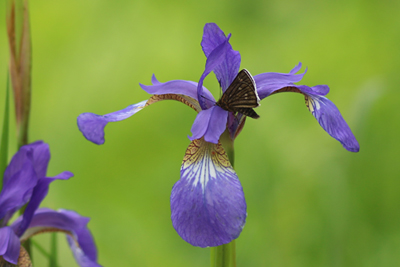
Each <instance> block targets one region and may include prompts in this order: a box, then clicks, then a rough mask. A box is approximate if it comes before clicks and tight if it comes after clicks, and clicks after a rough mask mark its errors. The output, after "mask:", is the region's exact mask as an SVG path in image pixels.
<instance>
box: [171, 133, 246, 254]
mask: <svg viewBox="0 0 400 267" xmlns="http://www.w3.org/2000/svg"><path fill="white" fill-rule="evenodd" d="M171 212H172V214H171V219H172V224H173V226H174V228H175V230H176V231H177V232H178V234H179V235H180V236H181V237H182V238H183V239H184V240H185V241H187V242H188V243H190V244H192V245H193V246H199V247H213V246H219V245H222V244H227V243H229V242H231V241H232V240H233V239H235V238H237V237H238V236H239V235H240V233H241V231H242V229H243V227H244V224H245V222H246V216H247V213H246V202H245V198H244V193H243V189H242V186H241V184H240V181H239V179H238V177H237V175H236V172H235V171H234V170H233V168H232V166H231V164H230V162H229V159H228V157H227V155H226V153H225V151H224V149H223V148H222V146H221V144H220V143H219V144H217V145H216V144H212V143H208V142H206V141H204V139H197V140H193V141H192V142H191V143H190V145H189V147H188V149H187V151H186V154H185V157H184V159H183V163H182V167H181V179H180V180H179V181H178V182H177V183H176V184H175V185H174V187H173V188H172V193H171Z"/></svg>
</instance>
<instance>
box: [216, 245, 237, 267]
mask: <svg viewBox="0 0 400 267" xmlns="http://www.w3.org/2000/svg"><path fill="white" fill-rule="evenodd" d="M211 267H236V245H235V240H233V241H232V242H230V243H228V244H225V245H222V246H218V247H213V248H211Z"/></svg>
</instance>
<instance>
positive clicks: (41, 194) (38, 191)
mask: <svg viewBox="0 0 400 267" xmlns="http://www.w3.org/2000/svg"><path fill="white" fill-rule="evenodd" d="M72 176H74V175H73V174H72V173H71V172H68V171H66V172H63V173H60V174H59V175H57V176H55V177H53V178H47V177H44V178H41V179H40V180H39V181H38V183H37V184H36V186H35V187H34V189H33V192H32V197H31V199H30V201H29V203H28V205H27V206H26V209H25V211H24V214H23V219H22V221H21V224H20V227H19V228H18V229H16V230H15V233H16V235H18V236H21V235H22V234H23V233H24V232H25V230H26V229H27V228H28V226H29V224H30V222H31V220H32V217H33V214H34V213H35V211H36V210H37V208H38V207H39V205H40V203H41V202H42V201H43V199H44V198H45V197H46V195H47V193H48V191H49V185H50V183H51V182H53V181H54V180H68V179H69V178H71V177H72Z"/></svg>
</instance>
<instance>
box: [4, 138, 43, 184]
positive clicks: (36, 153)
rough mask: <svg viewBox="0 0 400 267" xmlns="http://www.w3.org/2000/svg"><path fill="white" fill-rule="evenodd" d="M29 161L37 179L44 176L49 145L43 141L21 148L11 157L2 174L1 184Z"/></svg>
mask: <svg viewBox="0 0 400 267" xmlns="http://www.w3.org/2000/svg"><path fill="white" fill-rule="evenodd" d="M27 160H29V161H31V162H32V166H33V168H34V170H35V172H36V175H37V177H39V178H40V177H44V176H46V172H47V166H48V164H49V161H50V149H49V145H48V144H46V143H44V142H43V141H36V142H34V143H31V144H29V145H25V146H22V147H21V148H20V149H19V150H18V152H17V153H15V155H14V156H13V158H12V159H11V161H10V164H8V166H7V169H6V170H5V172H4V178H3V183H7V181H8V180H9V179H10V178H11V177H12V176H13V175H14V174H15V173H17V172H19V171H20V170H21V169H22V166H23V165H24V164H25V162H26V161H27Z"/></svg>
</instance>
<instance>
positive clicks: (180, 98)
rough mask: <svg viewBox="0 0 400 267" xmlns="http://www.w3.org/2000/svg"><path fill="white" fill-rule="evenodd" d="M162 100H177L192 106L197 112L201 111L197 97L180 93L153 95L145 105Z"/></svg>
mask: <svg viewBox="0 0 400 267" xmlns="http://www.w3.org/2000/svg"><path fill="white" fill-rule="evenodd" d="M161 100H176V101H179V102H181V103H183V104H185V105H187V106H189V107H191V108H192V109H194V110H195V111H197V113H198V112H200V111H201V107H200V105H199V102H198V101H197V100H196V99H194V98H191V97H189V96H185V95H178V94H165V95H152V97H150V98H149V100H147V103H146V105H145V106H144V107H147V106H149V105H151V104H153V103H156V102H158V101H161Z"/></svg>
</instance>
